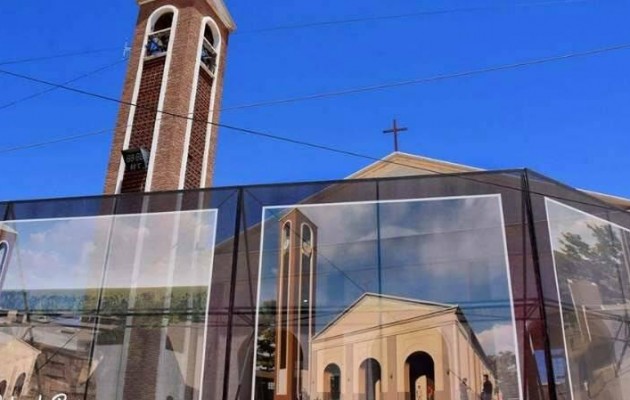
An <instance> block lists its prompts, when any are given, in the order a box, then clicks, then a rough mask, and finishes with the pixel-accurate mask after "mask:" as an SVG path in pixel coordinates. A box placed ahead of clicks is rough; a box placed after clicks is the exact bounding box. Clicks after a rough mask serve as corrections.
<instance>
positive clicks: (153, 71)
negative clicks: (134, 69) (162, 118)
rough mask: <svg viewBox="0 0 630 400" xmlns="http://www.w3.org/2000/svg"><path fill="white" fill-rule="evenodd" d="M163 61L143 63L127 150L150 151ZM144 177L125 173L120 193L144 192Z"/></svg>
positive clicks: (157, 59)
mask: <svg viewBox="0 0 630 400" xmlns="http://www.w3.org/2000/svg"><path fill="white" fill-rule="evenodd" d="M165 61H166V57H164V56H162V57H158V58H154V59H149V60H147V61H145V62H144V67H143V69H142V78H141V81H140V92H139V93H138V100H137V102H136V104H138V107H136V110H135V114H134V118H133V127H132V129H131V137H130V139H129V148H140V147H144V148H145V149H147V150H151V144H152V143H153V129H154V127H155V120H156V117H157V109H158V105H159V101H160V90H161V89H162V76H163V75H164V65H165ZM151 156H153V155H151ZM146 177H147V172H146V171H126V172H125V175H124V177H123V181H122V186H121V190H120V192H121V193H128V192H140V191H142V190H144V184H145V181H146Z"/></svg>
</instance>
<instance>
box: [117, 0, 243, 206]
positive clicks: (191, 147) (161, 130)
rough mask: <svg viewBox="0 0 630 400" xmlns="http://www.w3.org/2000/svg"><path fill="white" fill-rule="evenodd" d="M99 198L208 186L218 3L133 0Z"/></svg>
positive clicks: (218, 59) (222, 51) (220, 36)
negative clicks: (132, 24)
mask: <svg viewBox="0 0 630 400" xmlns="http://www.w3.org/2000/svg"><path fill="white" fill-rule="evenodd" d="M137 1H138V4H139V6H140V12H139V16H138V20H137V23H136V28H135V35H134V39H133V46H132V50H131V54H130V59H129V66H128V70H127V77H126V79H125V84H124V88H123V94H122V103H121V107H120V110H119V114H118V119H117V122H116V128H115V132H114V138H113V144H112V149H111V154H110V159H109V165H108V169H107V177H106V181H105V193H107V194H116V193H128V192H142V191H145V192H149V191H159V190H176V189H194V188H200V187H208V186H210V185H211V184H212V175H213V170H214V158H215V149H216V143H217V127H216V125H213V123H216V122H218V118H219V110H220V104H221V94H222V91H223V77H224V73H225V61H226V52H227V43H228V37H229V35H230V33H231V32H232V31H233V30H234V29H235V25H234V22H233V20H232V18H231V16H230V14H229V12H228V10H227V8H226V7H225V4H224V3H223V1H222V0H137Z"/></svg>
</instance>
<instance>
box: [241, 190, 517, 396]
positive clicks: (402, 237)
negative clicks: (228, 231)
mask: <svg viewBox="0 0 630 400" xmlns="http://www.w3.org/2000/svg"><path fill="white" fill-rule="evenodd" d="M262 220H263V228H262V232H263V233H262V240H261V257H260V273H259V292H258V293H259V298H258V307H257V324H256V328H257V332H256V339H257V340H256V357H255V360H254V366H253V380H254V382H253V386H252V398H253V399H255V400H294V399H311V400H339V399H361V400H378V399H412V400H433V399H440V400H443V399H445V400H448V399H452V400H456V399H461V398H470V399H473V398H479V396H480V395H481V394H482V393H484V391H485V392H487V391H488V389H489V388H491V390H490V393H489V394H490V396H491V397H487V398H488V399H490V398H492V399H498V398H501V399H519V398H522V395H521V394H520V390H519V387H520V386H521V385H520V375H519V374H520V372H519V368H518V365H519V361H518V359H519V354H518V351H517V341H516V325H515V319H514V314H513V310H514V308H513V300H512V298H511V289H510V272H509V267H508V259H507V248H506V238H505V233H504V222H503V213H502V208H501V199H500V196H498V195H488V196H485V195H484V196H467V197H449V198H431V199H423V200H400V201H398V200H396V201H381V202H359V203H338V204H317V205H295V206H286V207H284V206H283V207H267V208H265V209H264V215H263V218H262ZM465 396H468V397H465Z"/></svg>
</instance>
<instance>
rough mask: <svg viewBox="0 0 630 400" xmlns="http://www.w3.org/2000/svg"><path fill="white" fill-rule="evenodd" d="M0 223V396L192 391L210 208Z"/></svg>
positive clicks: (207, 269)
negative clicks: (190, 210)
mask: <svg viewBox="0 0 630 400" xmlns="http://www.w3.org/2000/svg"><path fill="white" fill-rule="evenodd" d="M2 227H3V228H2V230H1V231H0V232H1V236H0V243H2V245H0V261H1V263H0V266H1V267H2V269H0V271H1V272H0V283H2V286H0V311H2V312H1V313H0V398H2V399H15V400H17V399H57V400H63V399H123V398H124V399H147V398H153V399H157V398H160V399H184V398H190V399H192V398H201V397H202V389H203V385H202V384H201V382H202V377H203V373H204V371H203V369H204V357H205V340H206V336H207V329H208V323H207V315H208V302H209V295H210V293H209V287H210V285H209V284H210V277H211V274H212V260H213V256H214V240H215V239H214V237H215V227H216V210H202V211H192V212H178V213H155V214H142V215H118V216H99V217H86V218H66V219H46V220H41V219H40V220H21V221H7V222H4V224H3V225H2ZM143 382H145V383H148V382H155V385H152V384H143Z"/></svg>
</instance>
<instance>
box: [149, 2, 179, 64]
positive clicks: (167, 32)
mask: <svg viewBox="0 0 630 400" xmlns="http://www.w3.org/2000/svg"><path fill="white" fill-rule="evenodd" d="M172 26H173V13H172V12H167V13H164V14H162V15H161V16H160V17H159V18H158V19H157V20H156V21H155V23H154V24H153V28H152V29H151V33H149V37H148V38H147V44H146V48H147V57H151V56H157V55H162V54H166V52H167V51H168V43H169V40H170V38H171V28H172Z"/></svg>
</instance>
